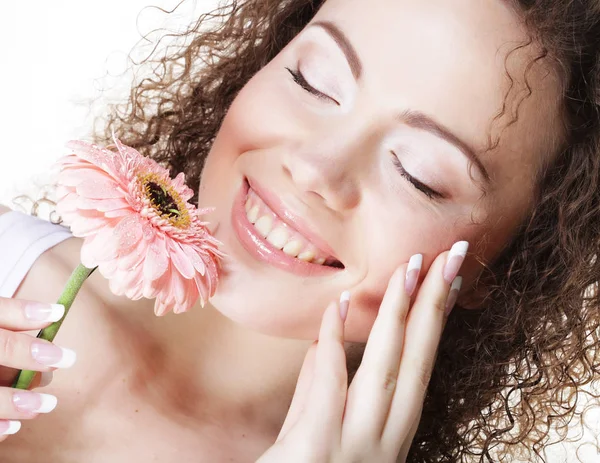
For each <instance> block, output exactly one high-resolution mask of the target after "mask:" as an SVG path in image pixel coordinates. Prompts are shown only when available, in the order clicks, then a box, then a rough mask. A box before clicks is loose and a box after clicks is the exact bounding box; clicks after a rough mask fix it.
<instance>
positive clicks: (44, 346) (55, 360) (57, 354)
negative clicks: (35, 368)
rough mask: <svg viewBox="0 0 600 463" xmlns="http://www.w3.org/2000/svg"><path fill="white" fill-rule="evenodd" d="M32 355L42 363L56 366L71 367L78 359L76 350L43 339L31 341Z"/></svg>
mask: <svg viewBox="0 0 600 463" xmlns="http://www.w3.org/2000/svg"><path fill="white" fill-rule="evenodd" d="M31 356H32V357H33V358H34V359H35V360H36V361H37V362H39V363H41V364H42V365H46V366H48V367H56V368H69V367H71V366H73V364H74V363H75V360H76V359H77V355H76V354H75V351H72V350H71V349H67V348H66V347H58V346H56V345H54V344H51V343H48V342H42V341H33V342H32V343H31Z"/></svg>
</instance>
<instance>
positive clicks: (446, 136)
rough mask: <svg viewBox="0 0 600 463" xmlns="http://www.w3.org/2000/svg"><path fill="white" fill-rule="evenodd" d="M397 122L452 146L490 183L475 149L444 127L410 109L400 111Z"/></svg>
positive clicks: (429, 117) (425, 115)
mask: <svg viewBox="0 0 600 463" xmlns="http://www.w3.org/2000/svg"><path fill="white" fill-rule="evenodd" d="M398 120H399V121H400V122H402V123H404V124H406V125H408V126H409V127H412V128H415V129H420V130H424V131H426V132H429V133H431V134H432V135H435V136H436V137H439V138H441V139H442V140H445V141H447V142H448V143H450V144H452V145H454V146H455V147H456V148H457V149H458V150H459V151H460V152H462V153H463V154H464V155H465V156H466V157H467V158H468V159H469V160H470V161H471V162H472V163H473V164H474V165H475V167H477V169H478V170H479V172H480V173H481V176H482V177H483V179H484V180H485V182H486V183H488V184H489V183H490V182H491V180H490V174H489V173H488V171H487V169H486V168H485V166H484V165H483V163H482V162H481V159H479V157H478V156H477V155H476V154H475V149H473V148H472V147H471V146H470V145H469V144H468V143H467V142H465V141H463V140H461V139H460V138H459V137H457V136H456V135H455V134H454V133H452V131H451V130H450V129H448V128H446V127H444V126H443V125H442V124H441V123H440V122H438V121H436V120H435V119H434V118H432V117H431V116H428V115H427V114H425V113H423V112H421V111H415V110H411V109H407V110H405V111H402V112H401V113H400V114H399V115H398Z"/></svg>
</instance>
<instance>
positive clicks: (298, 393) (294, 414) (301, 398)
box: [276, 341, 317, 441]
mask: <svg viewBox="0 0 600 463" xmlns="http://www.w3.org/2000/svg"><path fill="white" fill-rule="evenodd" d="M316 353H317V341H315V342H314V343H312V344H311V346H310V347H309V348H308V350H307V352H306V355H305V356H304V362H303V363H302V368H301V369H300V374H299V375H298V381H297V382H296V389H295V390H294V397H293V398H292V403H291V404H290V408H289V410H288V413H287V415H286V417H285V421H284V422H283V426H282V427H281V430H280V431H279V435H278V436H277V440H276V441H279V440H281V439H283V437H284V436H285V435H286V434H287V433H288V431H289V430H290V429H291V428H292V427H293V426H294V424H295V423H296V422H297V421H298V418H299V416H300V413H301V412H302V410H303V409H304V406H305V404H306V401H307V400H308V392H309V390H310V385H311V383H312V378H313V375H314V369H315V357H316Z"/></svg>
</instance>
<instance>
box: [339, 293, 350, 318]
mask: <svg viewBox="0 0 600 463" xmlns="http://www.w3.org/2000/svg"><path fill="white" fill-rule="evenodd" d="M349 306H350V291H344V292H343V293H342V295H341V296H340V317H342V321H343V322H345V321H346V316H347V315H348V307H349Z"/></svg>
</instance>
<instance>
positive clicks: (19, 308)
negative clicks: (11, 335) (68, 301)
mask: <svg viewBox="0 0 600 463" xmlns="http://www.w3.org/2000/svg"><path fill="white" fill-rule="evenodd" d="M64 314H65V308H64V306H62V305H60V304H45V303H42V302H34V301H24V300H20V299H7V298H4V297H0V328H4V329H8V330H17V331H28V330H36V329H40V328H45V327H46V326H48V325H50V323H52V322H56V321H58V320H60V319H61V318H62V317H63V316H64Z"/></svg>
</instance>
